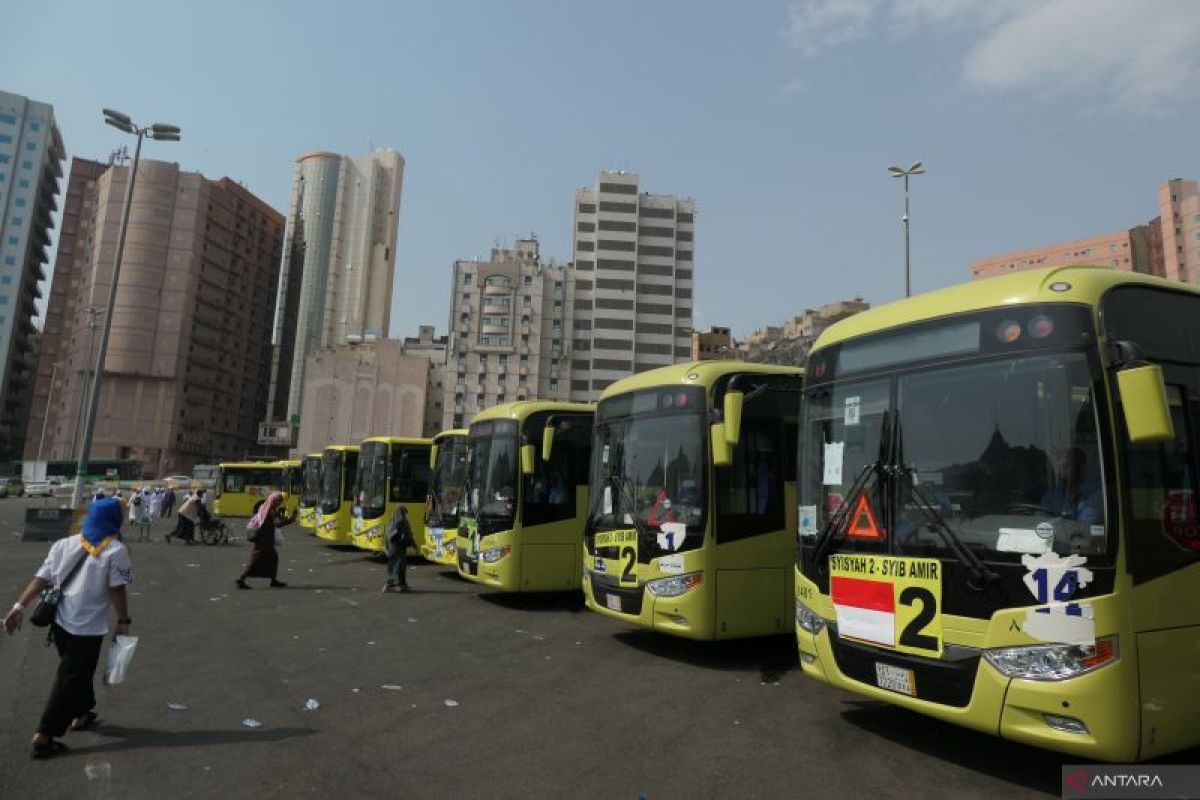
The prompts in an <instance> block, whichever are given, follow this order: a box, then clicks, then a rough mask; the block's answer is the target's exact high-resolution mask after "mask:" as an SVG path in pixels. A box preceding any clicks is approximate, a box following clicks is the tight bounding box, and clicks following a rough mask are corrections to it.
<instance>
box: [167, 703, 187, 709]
mask: <svg viewBox="0 0 1200 800" xmlns="http://www.w3.org/2000/svg"><path fill="white" fill-rule="evenodd" d="M167 708H169V709H171V710H172V711H187V706H185V705H184V704H183V703H167Z"/></svg>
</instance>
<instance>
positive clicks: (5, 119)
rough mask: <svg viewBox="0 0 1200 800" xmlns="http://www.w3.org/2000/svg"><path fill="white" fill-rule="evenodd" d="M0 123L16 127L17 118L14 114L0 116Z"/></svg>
mask: <svg viewBox="0 0 1200 800" xmlns="http://www.w3.org/2000/svg"><path fill="white" fill-rule="evenodd" d="M0 122H7V123H8V124H9V125H16V124H17V118H16V117H15V116H13V115H12V114H0Z"/></svg>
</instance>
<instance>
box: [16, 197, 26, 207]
mask: <svg viewBox="0 0 1200 800" xmlns="http://www.w3.org/2000/svg"><path fill="white" fill-rule="evenodd" d="M16 204H17V208H24V207H25V198H24V197H18V198H17V200H16Z"/></svg>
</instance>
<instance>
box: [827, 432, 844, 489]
mask: <svg viewBox="0 0 1200 800" xmlns="http://www.w3.org/2000/svg"><path fill="white" fill-rule="evenodd" d="M845 449H846V443H845V442H826V443H825V478H824V480H823V481H822V483H824V484H825V485H826V486H841V485H842V455H843V453H844V451H845Z"/></svg>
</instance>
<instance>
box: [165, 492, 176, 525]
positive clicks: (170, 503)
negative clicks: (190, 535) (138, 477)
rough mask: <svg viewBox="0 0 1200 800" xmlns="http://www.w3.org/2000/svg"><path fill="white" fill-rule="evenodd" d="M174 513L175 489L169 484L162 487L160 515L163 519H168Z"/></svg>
mask: <svg viewBox="0 0 1200 800" xmlns="http://www.w3.org/2000/svg"><path fill="white" fill-rule="evenodd" d="M174 513H175V490H174V489H172V488H171V487H170V486H167V487H166V488H164V489H163V501H162V515H163V519H170V518H171V515H172V514H174Z"/></svg>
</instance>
